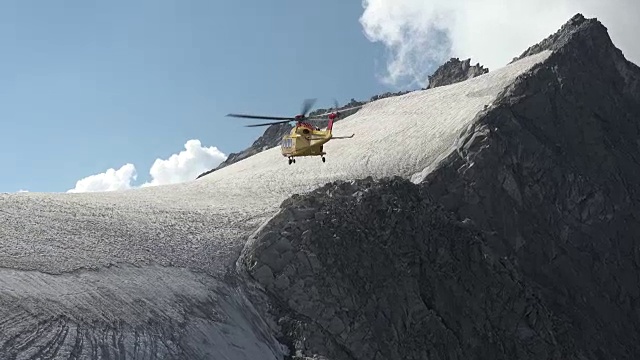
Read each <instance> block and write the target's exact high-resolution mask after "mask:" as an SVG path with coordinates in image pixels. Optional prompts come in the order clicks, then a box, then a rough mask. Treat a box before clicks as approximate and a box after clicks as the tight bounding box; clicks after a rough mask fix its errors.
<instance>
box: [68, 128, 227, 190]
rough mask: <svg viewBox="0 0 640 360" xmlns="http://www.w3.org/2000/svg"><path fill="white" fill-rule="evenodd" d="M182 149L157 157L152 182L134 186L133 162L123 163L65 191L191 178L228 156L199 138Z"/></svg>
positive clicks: (119, 188)
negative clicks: (161, 157) (163, 157)
mask: <svg viewBox="0 0 640 360" xmlns="http://www.w3.org/2000/svg"><path fill="white" fill-rule="evenodd" d="M184 148H185V149H184V150H182V151H180V152H179V153H177V154H173V155H171V156H170V157H169V158H168V159H156V160H155V162H154V163H153V165H152V166H151V169H150V170H149V174H150V175H151V181H149V182H146V183H144V184H142V185H140V186H136V185H134V182H135V181H136V179H137V178H138V174H137V170H136V167H135V166H134V165H133V164H125V165H123V166H122V167H120V168H119V169H117V170H116V169H113V168H111V169H108V170H107V171H105V172H103V173H100V174H95V175H91V176H87V177H85V178H83V179H80V180H78V181H77V182H76V186H75V187H74V188H73V189H71V190H68V191H67V192H70V193H80V192H98V191H115V190H127V189H133V188H137V187H147V186H156V185H166V184H176V183H181V182H185V181H189V180H194V179H195V178H196V177H197V176H198V175H199V174H201V173H203V172H205V171H207V170H210V169H212V168H215V167H216V166H218V165H219V164H220V163H222V162H223V161H224V160H226V158H227V156H226V155H225V154H224V153H222V152H221V151H220V150H218V148H216V147H214V146H211V147H203V146H202V144H201V142H200V140H189V141H187V142H186V143H185V144H184Z"/></svg>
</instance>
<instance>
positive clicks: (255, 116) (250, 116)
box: [227, 114, 296, 121]
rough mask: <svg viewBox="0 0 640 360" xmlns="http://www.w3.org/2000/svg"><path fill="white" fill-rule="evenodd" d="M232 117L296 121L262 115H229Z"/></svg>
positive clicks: (290, 118)
mask: <svg viewBox="0 0 640 360" xmlns="http://www.w3.org/2000/svg"><path fill="white" fill-rule="evenodd" d="M227 116H230V117H237V118H246V119H266V120H287V121H291V120H295V119H296V118H294V117H282V116H261V115H247V114H227Z"/></svg>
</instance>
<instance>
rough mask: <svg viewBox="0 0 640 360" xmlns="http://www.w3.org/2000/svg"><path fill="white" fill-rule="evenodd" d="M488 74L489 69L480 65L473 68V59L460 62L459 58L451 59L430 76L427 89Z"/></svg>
mask: <svg viewBox="0 0 640 360" xmlns="http://www.w3.org/2000/svg"><path fill="white" fill-rule="evenodd" d="M488 72H489V69H487V68H485V67H484V66H482V65H480V64H479V63H478V64H476V65H473V66H471V59H466V60H464V61H460V59H458V58H451V59H450V60H449V61H447V62H446V63H444V64H443V65H442V66H440V67H439V68H438V69H437V70H436V71H435V72H434V73H433V74H432V75H431V76H429V85H427V87H426V89H433V88H436V87H438V86H445V85H451V84H455V83H458V82H461V81H465V80H469V79H471V78H474V77H476V76H480V75H482V74H486V73H488Z"/></svg>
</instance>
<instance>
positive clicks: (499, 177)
mask: <svg viewBox="0 0 640 360" xmlns="http://www.w3.org/2000/svg"><path fill="white" fill-rule="evenodd" d="M548 49H550V50H554V53H553V54H552V55H551V56H550V57H549V58H548V59H547V60H546V61H545V62H544V63H542V64H539V65H538V66H536V67H534V68H533V69H532V70H531V71H529V72H528V73H527V74H524V75H523V76H521V77H520V78H519V79H518V80H517V81H516V82H515V83H513V84H512V85H511V86H509V87H508V88H507V89H505V91H504V92H503V93H502V95H501V96H500V97H499V98H498V99H497V100H496V101H495V102H494V103H493V104H492V105H491V106H489V107H488V108H486V109H485V110H484V111H482V112H481V113H479V114H478V115H477V118H476V121H475V122H474V124H473V125H471V126H469V128H468V129H466V131H464V132H463V133H462V134H461V136H460V138H459V141H458V143H457V144H456V147H457V152H455V153H454V154H452V155H451V156H450V157H449V158H446V159H444V160H443V161H442V162H441V163H440V164H439V165H438V166H437V167H435V168H432V169H429V171H425V172H424V173H420V174H416V176H415V177H414V178H413V182H414V183H410V182H408V181H406V180H402V179H390V180H384V181H373V180H370V179H369V180H362V181H358V182H353V183H350V182H349V183H347V182H337V183H333V184H329V185H327V186H325V187H323V188H321V189H318V190H317V191H314V192H312V193H310V194H308V195H305V196H294V197H292V198H291V199H290V200H287V201H285V202H284V203H283V204H282V210H281V212H280V213H279V214H278V215H276V216H275V217H274V218H273V219H272V220H271V221H270V222H269V223H268V224H266V225H265V226H264V227H263V228H262V229H260V231H259V232H257V233H256V234H255V236H254V237H252V239H251V240H250V242H249V243H248V244H247V246H246V248H245V250H244V252H243V255H242V256H241V258H240V260H239V265H240V266H241V267H243V268H244V269H246V271H247V272H248V274H249V275H250V276H251V277H252V278H253V279H254V280H255V281H256V282H257V283H259V284H260V285H261V286H262V287H263V288H264V289H265V293H266V294H267V296H268V298H269V301H270V302H271V303H272V304H274V306H273V307H271V308H269V309H268V312H269V314H270V316H272V317H274V318H275V319H276V320H277V321H278V326H276V329H277V330H278V331H280V334H281V336H282V339H283V340H282V341H284V342H285V343H287V344H289V346H290V347H291V348H292V350H293V351H295V354H294V355H295V357H296V358H299V359H302V358H311V357H313V358H326V359H407V358H435V359H445V358H446V359H483V358H494V359H581V360H582V359H602V358H625V359H627V358H635V357H637V356H638V355H639V354H640V345H639V344H638V342H637V339H638V338H640V325H639V324H640V313H638V312H637V304H638V303H639V301H640V280H639V277H638V274H639V273H640V272H639V270H640V246H639V245H638V244H637V242H636V240H635V239H636V237H637V234H638V233H640V221H639V219H638V215H637V214H640V198H639V196H640V195H639V194H640V181H638V179H637V175H636V174H637V173H638V171H640V146H639V145H638V141H637V138H638V135H640V124H639V123H638V121H637V120H638V119H639V118H640V91H638V89H639V87H638V84H640V68H638V67H637V66H636V65H635V64H632V63H630V62H629V61H627V60H626V59H625V58H624V56H623V55H622V53H621V52H620V50H619V49H617V48H616V47H615V46H614V45H613V43H612V42H611V39H610V38H609V36H608V34H607V31H606V28H605V27H604V26H603V25H602V24H601V23H599V22H598V21H597V20H596V19H585V18H584V17H583V16H582V15H580V14H578V15H576V16H574V17H573V18H572V19H571V20H570V21H569V22H568V23H567V24H565V25H564V26H563V27H562V28H561V29H560V30H559V31H558V32H557V33H556V34H554V35H552V36H551V37H549V38H547V39H545V40H543V41H542V42H541V43H539V44H537V45H535V46H533V47H531V48H530V49H528V50H527V51H526V52H525V53H524V54H523V55H522V56H521V57H523V56H527V55H532V54H534V53H538V52H540V51H542V50H548ZM264 311H267V310H264Z"/></svg>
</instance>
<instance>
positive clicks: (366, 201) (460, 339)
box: [241, 178, 574, 360]
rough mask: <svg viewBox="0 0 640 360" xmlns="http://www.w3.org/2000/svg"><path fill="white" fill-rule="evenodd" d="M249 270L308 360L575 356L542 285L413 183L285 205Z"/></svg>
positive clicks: (327, 190)
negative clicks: (540, 289)
mask: <svg viewBox="0 0 640 360" xmlns="http://www.w3.org/2000/svg"><path fill="white" fill-rule="evenodd" d="M241 264H242V265H244V266H245V267H246V268H247V269H248V271H249V272H250V274H251V275H252V276H253V277H254V278H255V279H257V281H258V282H259V283H260V284H262V285H263V286H264V287H265V288H266V290H267V292H269V293H270V294H271V295H272V296H273V297H274V298H275V300H274V302H275V303H277V304H281V305H280V307H279V308H278V309H277V310H275V311H274V312H273V314H272V316H275V317H276V318H277V319H278V323H279V324H280V326H281V327H282V332H283V333H284V337H285V339H288V342H289V343H290V345H291V346H292V347H293V349H292V351H295V354H297V356H298V358H303V357H304V356H307V357H311V356H313V355H320V356H324V357H326V358H327V359H335V360H338V359H418V358H440V359H486V358H492V359H515V358H538V359H566V358H568V356H570V355H571V354H573V351H574V349H573V344H572V339H571V338H566V337H564V335H563V334H562V329H563V328H564V325H563V324H562V323H560V322H559V321H558V320H557V319H556V318H554V317H553V316H552V314H551V312H550V311H549V310H548V309H547V306H546V304H545V302H544V300H541V299H540V295H539V294H538V292H537V290H536V286H535V284H533V283H529V282H528V281H527V280H526V279H523V276H522V275H521V274H520V273H519V270H518V269H517V267H516V266H515V265H514V264H513V263H512V262H510V261H509V260H506V259H501V258H500V257H499V256H497V255H496V254H494V253H493V251H492V250H491V249H490V248H489V247H487V245H486V240H485V238H484V235H483V234H482V233H481V232H480V231H478V230H475V229H474V228H473V226H472V225H470V224H468V223H466V222H460V221H458V220H457V219H456V218H455V217H454V216H453V215H452V214H450V213H448V212H446V211H444V210H443V209H442V208H441V206H440V205H438V204H437V203H435V202H433V201H432V200H430V199H429V195H428V193H426V192H424V190H423V189H422V188H420V187H419V186H417V185H415V184H412V183H411V182H409V181H407V180H404V179H400V178H397V179H391V180H388V181H380V182H377V181H372V180H370V179H369V180H367V179H365V180H363V181H357V182H337V183H332V184H328V185H327V186H325V187H323V188H320V189H318V190H316V191H314V192H313V193H311V194H309V195H305V196H296V197H293V198H292V199H290V200H288V201H285V203H283V210H282V212H280V213H279V214H278V215H277V216H276V217H274V218H273V220H272V221H271V222H270V223H269V224H268V226H266V227H264V228H263V229H262V230H261V231H260V232H259V233H258V234H257V235H256V237H255V238H254V243H252V244H251V246H249V247H248V251H247V252H246V253H245V254H244V256H243V257H242V260H241ZM551 344H553V345H551Z"/></svg>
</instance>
